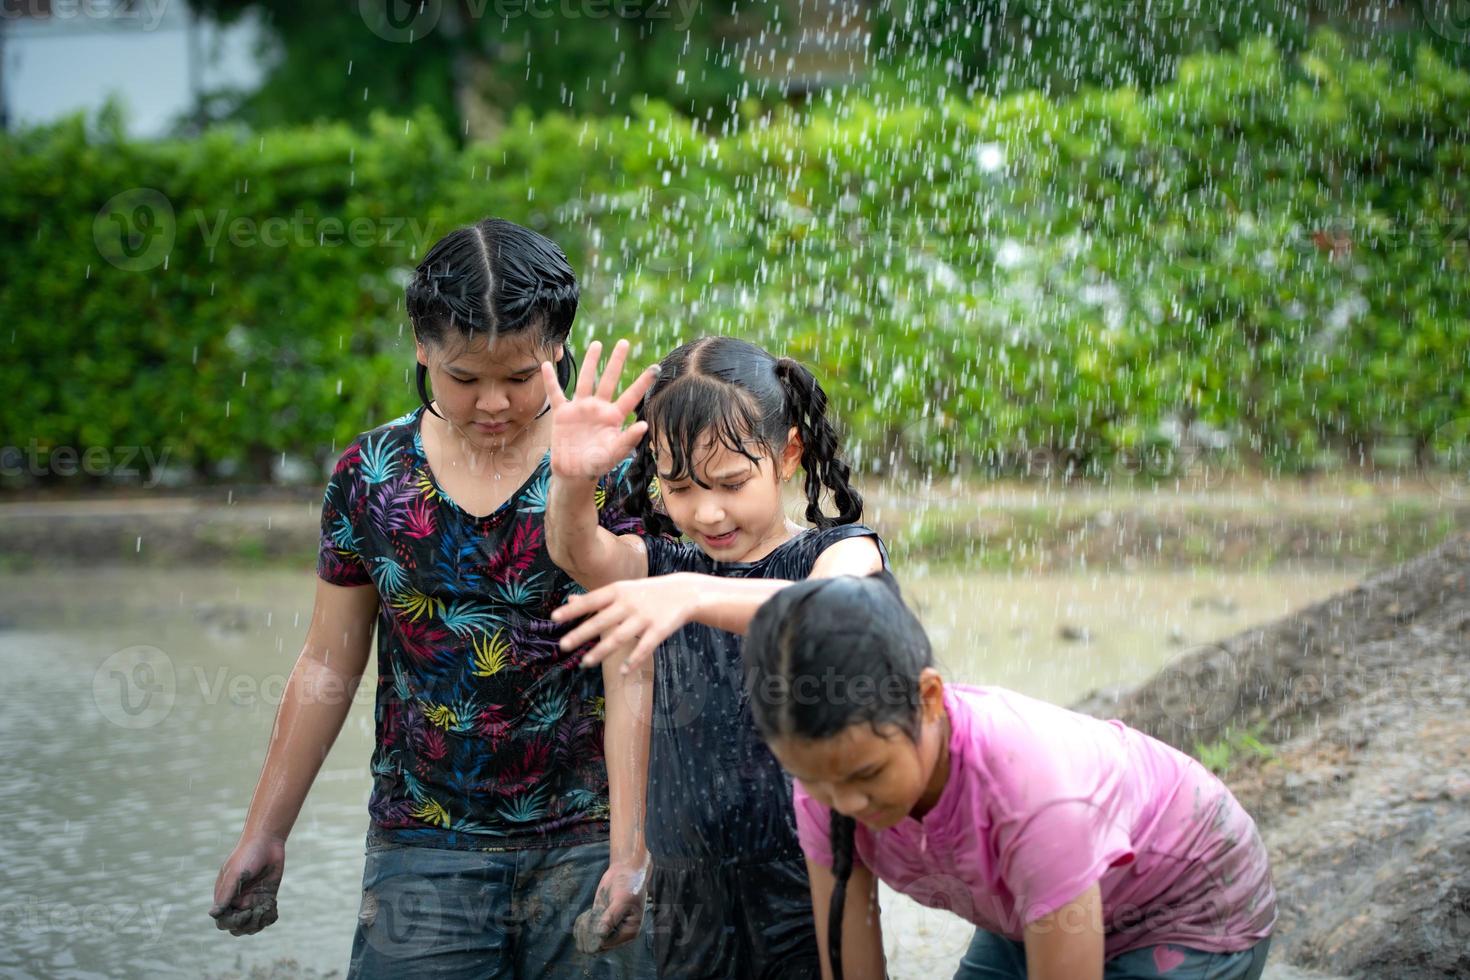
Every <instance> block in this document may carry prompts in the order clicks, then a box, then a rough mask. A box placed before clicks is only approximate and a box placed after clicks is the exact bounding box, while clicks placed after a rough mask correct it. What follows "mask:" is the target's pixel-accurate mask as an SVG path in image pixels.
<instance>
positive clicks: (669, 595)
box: [551, 573, 699, 674]
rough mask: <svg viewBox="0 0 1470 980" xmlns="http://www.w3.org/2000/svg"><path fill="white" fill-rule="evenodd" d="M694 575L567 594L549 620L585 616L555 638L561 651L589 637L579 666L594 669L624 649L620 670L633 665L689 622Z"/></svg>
mask: <svg viewBox="0 0 1470 980" xmlns="http://www.w3.org/2000/svg"><path fill="white" fill-rule="evenodd" d="M698 580H699V577H698V576H692V575H685V574H678V573H676V574H673V575H656V576H654V577H652V578H637V579H625V580H623V581H621V582H614V583H612V584H611V585H604V586H603V587H602V588H600V589H596V590H594V591H592V592H585V593H582V594H580V595H574V596H572V597H571V598H569V599H568V600H567V601H566V603H565V604H563V605H561V606H559V607H558V608H556V609H554V610H552V613H551V620H552V622H555V623H565V622H569V621H571V620H574V619H581V618H582V617H584V616H585V617H587V621H586V622H584V623H579V624H578V625H577V627H576V629H573V630H571V631H569V632H568V633H567V635H566V636H563V637H562V638H561V648H562V649H563V650H575V649H576V648H577V647H579V646H582V645H583V644H585V643H589V642H591V641H592V640H594V639H596V640H597V645H596V646H594V647H593V648H592V649H591V650H589V651H587V653H586V654H585V655H583V657H582V666H583V667H595V666H596V665H598V664H600V663H602V662H603V661H604V660H606V659H607V658H608V657H612V656H617V655H619V654H621V653H623V652H625V651H626V652H627V657H626V658H625V659H624V661H623V664H622V667H621V668H620V669H621V670H622V672H623V673H624V674H627V673H630V672H631V671H633V670H635V669H637V667H638V666H639V665H640V664H642V663H643V662H644V661H645V660H647V659H648V658H649V657H651V656H653V652H654V651H655V650H657V649H658V645H659V644H660V643H662V642H663V641H664V640H666V639H668V638H669V637H670V636H672V635H673V634H674V633H675V632H676V631H678V630H679V629H680V628H681V627H683V626H685V625H687V624H688V623H690V622H692V621H693V616H694V612H695V606H696V604H697V603H698V601H699V587H698Z"/></svg>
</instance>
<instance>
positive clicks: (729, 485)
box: [725, 480, 750, 493]
mask: <svg viewBox="0 0 1470 980" xmlns="http://www.w3.org/2000/svg"><path fill="white" fill-rule="evenodd" d="M749 482H750V481H749V480H741V481H740V482H739V483H727V484H725V489H726V490H729V491H730V492H731V493H734V492H735V491H736V490H739V489H740V488H741V487H743V486H745V485H746V484H747V483H749Z"/></svg>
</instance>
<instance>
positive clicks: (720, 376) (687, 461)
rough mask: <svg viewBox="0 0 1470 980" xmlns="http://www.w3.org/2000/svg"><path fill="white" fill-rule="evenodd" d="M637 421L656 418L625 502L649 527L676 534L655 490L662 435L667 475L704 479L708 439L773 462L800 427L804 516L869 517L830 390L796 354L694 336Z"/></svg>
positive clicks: (822, 521) (669, 363)
mask: <svg viewBox="0 0 1470 980" xmlns="http://www.w3.org/2000/svg"><path fill="white" fill-rule="evenodd" d="M638 418H640V419H643V420H645V421H647V422H648V432H647V434H645V435H644V437H643V440H642V441H641V442H640V443H639V444H638V449H637V452H636V455H635V456H634V458H633V463H632V465H631V466H630V467H629V470H628V482H629V487H630V489H629V491H628V492H627V494H626V496H625V499H624V500H623V501H622V506H623V507H624V508H625V509H626V510H627V511H628V512H629V513H630V514H631V515H632V516H635V517H638V518H640V519H641V520H642V521H643V526H644V528H645V529H646V530H647V531H648V532H649V533H650V534H677V533H678V530H677V528H675V527H674V523H673V521H671V520H670V519H669V517H668V515H667V514H666V513H664V512H663V511H662V510H661V509H659V508H658V507H656V506H655V504H654V502H653V500H652V499H651V498H650V496H649V492H648V491H649V488H650V487H652V486H653V481H654V479H655V478H656V477H658V476H659V473H658V467H657V463H656V462H655V447H656V446H657V445H659V443H656V442H655V440H662V446H663V448H664V449H665V450H667V451H668V453H669V455H670V456H671V457H672V466H673V468H672V469H671V470H670V471H669V472H668V473H666V474H663V475H664V477H665V478H667V479H672V480H685V479H688V480H693V481H694V482H696V483H699V485H700V486H704V485H705V484H704V483H703V482H702V481H700V479H699V477H698V476H697V475H696V469H697V467H698V465H699V464H700V463H701V462H702V459H701V458H696V457H698V456H699V454H700V452H701V445H700V444H701V442H702V441H703V440H704V439H705V438H712V439H713V440H714V445H715V446H723V447H724V448H726V449H728V450H730V451H731V452H736V453H739V454H740V455H742V456H744V457H745V458H746V459H748V460H750V461H751V462H752V463H756V462H759V460H760V458H761V455H762V454H763V455H765V456H768V457H770V458H771V459H772V460H775V459H776V458H777V457H778V456H779V455H780V453H781V450H783V449H784V448H785V447H786V434H787V432H788V431H789V430H790V428H791V427H792V426H796V431H797V433H798V434H799V435H800V436H801V442H802V450H801V467H802V469H803V470H804V471H805V472H806V499H807V507H806V519H807V520H808V521H809V522H811V523H812V524H813V525H814V526H816V527H819V528H827V527H834V526H836V525H839V524H856V523H857V522H858V521H860V520H862V517H863V498H862V495H861V494H859V493H858V492H857V490H856V489H854V488H853V486H852V484H851V483H849V482H848V477H849V476H850V475H851V472H852V470H851V468H850V467H849V466H848V465H847V463H846V462H845V461H844V460H843V458H842V455H841V451H840V447H839V444H838V438H837V430H836V429H835V428H834V427H833V425H832V421H831V419H830V418H829V417H828V414H827V393H826V392H825V391H823V390H822V386H821V385H819V384H817V379H816V378H814V377H813V376H812V373H811V372H810V371H808V370H807V369H806V368H805V367H803V366H802V365H801V364H800V363H799V362H797V361H794V360H792V359H791V358H789V357H776V356H774V355H773V354H771V353H770V352H769V351H766V350H763V349H762V348H760V347H757V346H756V345H755V344H752V343H748V342H746V341H744V340H736V339H735V338H733V337H704V338H701V339H699V340H695V341H691V342H690V343H687V344H684V345H683V346H681V347H679V348H677V349H675V350H674V351H673V352H672V353H670V354H669V355H668V356H667V357H665V358H664V359H663V360H662V361H661V362H659V376H658V380H657V381H655V382H654V384H653V387H651V388H649V390H648V393H647V394H646V395H645V396H644V397H643V402H642V403H641V404H640V405H639V406H638ZM753 450H759V451H760V454H757V453H756V452H755V451H753ZM824 489H826V490H830V491H832V497H833V501H834V502H835V504H836V506H837V514H836V516H828V515H826V514H824V513H822V504H821V500H822V493H823V490H824Z"/></svg>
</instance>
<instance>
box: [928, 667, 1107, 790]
mask: <svg viewBox="0 0 1470 980" xmlns="http://www.w3.org/2000/svg"><path fill="white" fill-rule="evenodd" d="M945 703H946V706H948V707H949V708H950V711H951V724H952V725H953V726H954V727H955V731H956V733H957V734H958V735H959V736H960V741H961V744H962V746H963V749H962V751H964V753H965V755H966V759H965V763H964V764H965V765H966V767H967V768H972V769H976V770H979V771H981V772H983V775H984V779H985V782H986V784H987V786H988V788H989V790H990V791H991V792H993V793H994V794H995V797H996V800H997V802H1001V803H1003V804H1004V806H1005V808H1006V809H1010V810H1012V811H1014V812H1017V813H1033V812H1035V810H1036V809H1038V808H1041V807H1045V806H1048V805H1050V804H1052V803H1055V802H1057V801H1059V800H1071V799H1090V798H1092V797H1093V796H1094V795H1095V794H1096V793H1097V792H1098V791H1099V789H1100V788H1101V787H1103V786H1105V785H1109V784H1112V783H1113V782H1114V781H1115V780H1117V779H1118V778H1123V777H1126V775H1127V773H1126V770H1127V765H1126V758H1125V753H1123V752H1122V751H1121V749H1122V745H1121V742H1120V741H1119V739H1118V738H1117V737H1116V731H1115V730H1114V729H1113V728H1112V726H1110V725H1108V724H1107V723H1106V722H1102V721H1098V720H1097V719H1095V718H1091V717H1089V716H1086V715H1079V714H1077V713H1076V712H1073V711H1068V710H1067V709H1066V708H1062V707H1058V706H1057V705H1054V704H1049V703H1048V702H1045V701H1040V700H1037V699H1035V698H1030V697H1027V696H1025V695H1023V694H1019V693H1017V692H1015V691H1010V690H1007V689H1005V688H999V687H969V686H963V685H951V686H949V687H948V688H946V699H945Z"/></svg>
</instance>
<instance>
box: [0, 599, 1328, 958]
mask: <svg viewBox="0 0 1470 980" xmlns="http://www.w3.org/2000/svg"><path fill="white" fill-rule="evenodd" d="M1347 581H1348V580H1347V579H1346V578H1345V577H1344V576H1340V575H1337V576H1334V575H1321V574H1307V573H1275V572H1273V573H1269V574H1264V575H1223V574H1198V575H1194V574H1185V573H1142V574H1128V575H1123V574H1109V575H1103V576H1090V577H1089V576H1066V575H1054V576H1032V577H1027V578H1019V577H1017V578H1007V577H1006V576H1003V575H981V576H968V577H961V576H958V575H936V576H932V577H927V578H915V577H910V578H909V579H908V580H907V582H906V590H907V592H908V595H909V597H910V600H911V601H913V602H914V603H915V604H916V605H917V606H918V607H919V609H920V613H921V615H922V617H923V619H924V620H925V622H926V624H928V626H929V627H930V629H931V630H932V631H933V635H934V638H935V642H936V648H937V650H938V651H939V654H940V657H941V661H942V667H943V669H944V671H945V673H946V674H947V675H948V676H949V677H950V678H951V679H954V680H960V681H967V682H976V683H994V684H1003V685H1007V686H1010V687H1014V688H1016V689H1018V690H1021V691H1025V692H1027V693H1030V694H1034V695H1037V696H1040V697H1045V698H1048V699H1051V700H1054V701H1059V702H1063V703H1065V702H1067V701H1069V700H1071V699H1072V698H1075V697H1076V696H1078V695H1080V694H1081V693H1083V692H1084V691H1086V690H1088V689H1090V688H1092V687H1095V686H1099V685H1111V684H1118V683H1128V682H1132V681H1136V680H1139V679H1142V678H1143V677H1144V676H1146V675H1147V674H1148V673H1150V672H1151V671H1152V670H1154V669H1157V667H1158V666H1159V665H1160V664H1162V663H1163V662H1164V661H1165V660H1166V659H1167V658H1168V657H1170V656H1173V655H1176V654H1177V653H1178V652H1180V651H1182V650H1184V649H1187V648H1188V646H1189V645H1190V644H1193V643H1198V642H1204V641H1208V640H1210V639H1213V638H1217V637H1220V636H1224V635H1227V634H1229V633H1232V632H1234V631H1236V630H1238V629H1241V628H1243V627H1245V626H1247V625H1250V624H1252V623H1255V622H1261V621H1264V620H1267V619H1271V618H1275V617H1276V616H1279V615H1281V614H1282V613H1284V612H1286V611H1288V610H1289V609H1291V608H1295V607H1299V606H1301V605H1303V604H1306V603H1308V602H1311V601H1314V600H1316V599H1318V598H1321V597H1323V596H1325V595H1327V594H1329V593H1331V592H1333V591H1336V590H1337V589H1339V588H1341V587H1342V586H1344V585H1345V584H1347ZM312 587H313V586H312V579H311V576H310V574H309V573H285V572H274V571H273V572H249V573H240V572H234V571H227V570H181V571H171V572H154V571H149V572H145V573H140V572H136V571H113V572H109V571H84V572H75V571H69V572H65V573H49V574H46V575H41V576H17V575H13V574H8V575H0V678H3V680H0V754H3V756H4V758H5V759H6V764H5V774H4V779H0V819H3V821H4V824H5V826H6V828H7V832H6V833H5V834H4V835H3V836H0V886H3V893H0V975H4V976H17V977H28V976H36V977H134V976H144V975H146V976H153V977H189V978H196V977H200V976H207V975H212V974H213V975H221V974H232V973H236V972H237V971H238V972H244V973H247V974H248V973H249V972H250V971H252V970H253V969H255V968H256V967H268V966H270V965H271V964H278V963H279V962H280V961H281V960H283V959H287V958H289V959H294V960H295V961H296V963H297V964H299V969H300V971H301V972H305V971H306V970H315V971H319V972H320V973H324V974H325V973H329V972H331V971H333V970H336V971H338V975H339V976H340V975H342V973H343V972H345V965H346V961H347V953H348V949H349V946H350V942H351V936H352V929H353V924H354V921H355V917H356V911H357V897H358V890H359V880H360V876H361V872H362V835H363V832H364V830H365V829H366V824H367V820H366V813H365V805H366V798H367V791H368V773H367V761H368V756H369V753H370V749H371V723H372V706H371V704H370V703H368V701H367V696H366V695H365V694H363V695H359V698H358V702H359V703H358V704H356V705H355V706H354V707H353V710H352V713H351V715H350V716H349V718H348V721H347V724H346V726H345V728H344V731H343V735H342V737H341V738H340V739H339V740H338V743H337V745H336V747H335V748H334V749H333V751H332V753H331V755H330V756H329V757H328V759H327V760H326V763H325V765H324V766H323V769H322V773H321V776H320V777H319V778H318V780H317V783H316V786H315V787H314V789H313V790H312V793H311V796H310V797H309V799H308V800H307V803H306V806H305V808H304V810H303V812H302V815H301V819H300V821H299V823H298V825H297V829H296V831H295V833H294V834H293V836H292V838H291V843H290V846H289V850H288V857H287V865H286V876H285V882H284V884H283V886H282V889H281V919H280V921H279V922H278V923H277V924H275V925H274V926H272V927H270V928H269V929H267V930H266V931H265V932H263V933H261V934H260V935H257V936H254V937H248V938H239V939H237V938H232V937H230V936H229V935H227V934H224V933H220V932H217V931H216V930H215V929H214V927H213V923H212V922H211V920H210V919H209V918H208V916H207V915H206V911H207V909H208V906H209V903H210V896H211V892H212V888H213V883H214V876H215V873H216V871H217V869H218V866H219V863H220V861H221V859H222V858H223V857H224V856H225V855H226V854H227V853H228V851H229V849H230V847H231V845H232V844H233V843H234V839H235V836H236V835H237V834H238V832H239V829H240V822H241V819H242V817H243V814H244V811H245V807H246V805H247V803H248V802H249V794H250V791H251V788H252V786H253V783H254V780H255V776H256V773H257V772H258V770H259V766H260V763H261V760H262V758H263V755H264V751H265V745H266V740H267V738H268V737H269V734H270V728H271V722H272V719H273V717H274V712H275V707H276V704H277V703H278V702H279V699H280V695H281V690H282V688H283V687H284V684H285V679H286V676H287V674H288V673H289V671H290V668H291V665H292V662H293V660H294V658H295V655H296V652H297V651H298V650H299V649H300V644H301V640H302V637H303V636H304V634H305V628H306V623H307V620H308V619H309V615H310V601H311V595H312ZM364 689H365V690H370V685H364ZM884 905H885V919H886V920H887V921H888V923H889V928H888V929H886V930H885V931H886V933H887V936H888V939H887V945H888V947H889V950H890V954H891V957H892V959H891V962H892V965H893V975H894V976H895V977H900V978H901V977H920V976H923V977H930V976H936V975H937V976H947V975H949V972H950V971H952V970H953V967H954V964H955V962H956V961H957V960H958V958H959V955H960V953H961V952H962V951H963V948H964V945H965V943H966V942H967V940H968V936H969V930H968V929H967V928H965V927H964V926H963V924H961V923H959V922H957V921H951V919H950V918H949V917H946V916H944V915H942V914H938V913H929V912H922V911H920V910H917V909H916V908H915V907H912V906H911V905H908V904H907V903H905V902H903V901H901V900H897V899H895V898H894V897H893V896H888V898H887V899H886V900H885V903H884ZM296 972H298V968H295V967H293V968H291V969H289V970H286V971H285V972H283V973H281V975H291V974H294V973H296Z"/></svg>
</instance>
